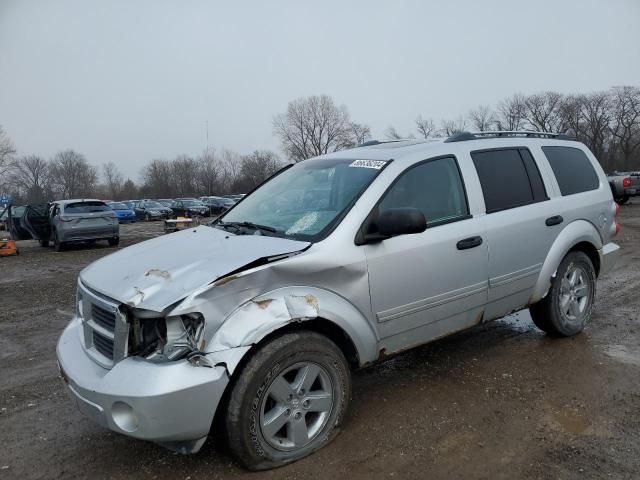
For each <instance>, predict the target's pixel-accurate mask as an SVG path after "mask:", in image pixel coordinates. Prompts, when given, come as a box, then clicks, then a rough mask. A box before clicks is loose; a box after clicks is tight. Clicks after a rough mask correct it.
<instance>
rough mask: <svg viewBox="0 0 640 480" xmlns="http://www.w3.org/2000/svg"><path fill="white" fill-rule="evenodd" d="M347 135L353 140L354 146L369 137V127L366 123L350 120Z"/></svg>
mask: <svg viewBox="0 0 640 480" xmlns="http://www.w3.org/2000/svg"><path fill="white" fill-rule="evenodd" d="M348 130H349V131H348V137H349V138H350V139H352V140H353V143H354V146H355V145H360V144H361V143H364V142H366V141H367V140H369V139H370V138H371V129H370V128H369V126H368V125H364V124H361V123H355V122H350V123H349V128H348Z"/></svg>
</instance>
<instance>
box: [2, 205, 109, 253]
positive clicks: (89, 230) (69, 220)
mask: <svg viewBox="0 0 640 480" xmlns="http://www.w3.org/2000/svg"><path fill="white" fill-rule="evenodd" d="M20 227H21V229H22V230H23V231H22V232H21V231H20V230H19V229H17V230H16V231H15V232H14V233H15V234H16V239H18V240H23V239H28V238H29V237H31V238H33V239H35V240H39V241H40V245H42V246H43V247H47V246H49V242H53V246H54V248H55V249H56V251H60V250H62V249H63V248H64V247H65V245H67V244H69V243H76V242H95V241H96V240H107V242H109V245H110V246H112V247H113V246H116V245H118V243H119V242H120V224H119V223H118V219H117V217H116V214H115V213H114V212H113V210H111V208H109V206H108V205H107V204H105V203H104V202H103V201H102V200H97V199H73V200H59V201H56V202H52V203H45V204H37V205H27V207H26V209H25V210H24V212H23V214H22V216H21V217H20ZM25 231H26V232H25ZM26 233H28V234H29V235H28V236H27V235H26Z"/></svg>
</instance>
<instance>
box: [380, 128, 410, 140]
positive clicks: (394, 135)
mask: <svg viewBox="0 0 640 480" xmlns="http://www.w3.org/2000/svg"><path fill="white" fill-rule="evenodd" d="M384 136H385V137H386V138H387V140H400V139H402V138H405V137H404V136H402V135H400V133H398V131H397V130H396V128H395V127H393V126H391V125H390V126H388V127H387V129H386V130H385V131H384Z"/></svg>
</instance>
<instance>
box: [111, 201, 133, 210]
mask: <svg viewBox="0 0 640 480" xmlns="http://www.w3.org/2000/svg"><path fill="white" fill-rule="evenodd" d="M109 207H110V208H111V210H129V207H128V206H126V205H125V204H124V203H117V202H114V203H110V204H109Z"/></svg>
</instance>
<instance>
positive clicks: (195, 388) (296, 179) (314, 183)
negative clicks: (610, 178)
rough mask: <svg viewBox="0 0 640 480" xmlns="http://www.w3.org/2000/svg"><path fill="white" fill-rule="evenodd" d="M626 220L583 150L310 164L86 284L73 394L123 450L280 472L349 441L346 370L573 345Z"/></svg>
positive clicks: (547, 143) (65, 347) (516, 149)
mask: <svg viewBox="0 0 640 480" xmlns="http://www.w3.org/2000/svg"><path fill="white" fill-rule="evenodd" d="M506 180H508V181H506ZM305 190H306V191H313V192H314V193H313V195H311V197H310V198H309V199H307V200H306V201H305V199H304V197H305V195H304V191H305ZM288 192H298V193H296V194H295V196H294V197H292V198H293V201H294V202H296V203H294V204H292V205H290V207H289V208H286V209H283V210H282V211H281V212H277V211H276V210H275V209H274V205H276V204H278V205H279V204H281V203H282V199H283V198H286V197H287V195H288ZM617 210H618V209H617V205H616V204H615V202H614V201H613V198H612V195H611V191H610V189H609V185H608V184H607V179H606V176H605V175H604V172H603V171H602V169H601V167H600V165H599V164H598V161H597V160H596V158H595V157H594V156H593V154H592V153H591V152H590V151H589V149H588V148H587V147H586V146H585V145H584V144H582V143H580V142H575V141H570V140H568V139H566V138H565V137H564V136H560V135H557V134H551V133H545V132H490V133H488V132H482V133H468V132H465V133H460V134H456V135H453V136H451V137H449V138H448V139H439V140H432V139H430V140H410V141H392V142H376V141H372V142H369V143H368V146H363V147H360V148H353V149H350V150H344V151H339V152H335V153H331V154H328V155H323V156H321V157H318V158H312V159H308V160H305V161H304V162H299V163H297V164H295V165H294V166H292V167H290V168H289V169H287V170H284V171H282V172H281V173H280V174H278V175H276V176H274V177H272V178H271V179H269V180H268V181H267V182H266V183H264V184H262V185H261V186H260V187H259V188H258V189H256V190H255V191H253V192H252V193H251V194H250V195H249V196H247V197H246V198H245V199H244V200H243V201H242V202H240V203H239V204H237V205H236V206H235V207H234V208H233V209H231V210H230V211H228V212H227V213H226V214H224V215H222V216H221V217H220V218H218V219H217V220H216V221H215V222H212V223H210V224H209V225H206V226H205V225H201V226H199V227H197V228H194V229H189V230H185V231H182V232H178V233H175V234H172V235H169V236H164V237H158V238H154V239H152V240H148V241H146V242H142V243H139V244H136V245H133V246H131V247H128V248H126V249H124V250H121V251H119V252H117V253H115V254H113V255H110V256H109V257H106V258H103V259H101V260H99V261H97V262H95V263H93V264H91V265H89V266H87V267H86V268H85V269H84V270H83V271H82V272H81V273H80V277H79V279H78V287H77V288H78V293H77V298H78V305H77V308H76V309H75V312H76V313H75V318H74V319H73V320H72V321H71V323H70V324H69V325H68V326H67V328H66V329H65V331H64V332H63V333H62V335H61V338H60V340H59V341H58V347H57V355H58V363H59V366H60V370H61V372H62V377H63V378H64V379H65V380H66V382H67V385H68V386H69V392H70V394H71V395H72V396H73V398H74V401H75V403H76V404H77V405H78V406H79V407H80V410H81V411H82V412H84V413H85V414H87V415H88V416H89V417H91V418H93V419H94V420H96V421H97V422H98V423H100V424H101V425H104V426H106V427H107V428H110V429H111V430H113V431H115V432H119V433H121V434H125V435H130V436H133V437H136V438H140V439H146V440H154V441H156V442H158V443H160V444H161V445H164V446H165V447H168V448H171V449H173V450H177V451H180V452H182V453H189V452H196V451H198V450H199V449H200V448H201V447H202V445H203V443H204V442H205V440H206V438H207V435H209V434H210V433H212V432H213V433H219V434H223V435H226V442H227V443H228V445H229V448H230V449H231V451H232V452H233V453H234V454H235V455H236V457H237V458H238V459H239V460H240V462H242V463H243V464H244V465H245V466H246V467H248V468H250V469H254V470H259V469H268V468H273V467H278V466H282V465H284V464H287V463H290V462H292V461H295V460H298V459H300V458H302V457H305V456H307V455H309V454H311V453H312V452H314V451H316V450H318V449H319V448H321V447H323V446H324V445H326V444H327V443H328V442H329V441H331V439H332V438H333V437H334V436H335V435H336V434H337V433H338V432H339V430H340V428H341V427H342V423H343V419H344V418H345V415H346V411H347V407H348V404H349V401H350V398H351V392H352V389H351V373H350V372H351V369H352V368H358V367H363V366H366V365H370V364H372V363H375V362H377V361H380V360H381V359H384V358H385V357H387V356H388V355H390V354H394V353H398V352H401V351H404V350H407V349H409V348H412V347H415V346H418V345H421V344H424V343H427V342H431V341H433V340H436V339H439V338H441V337H443V336H446V335H448V334H452V333H454V332H458V331H460V330H463V329H467V328H471V327H473V326H475V325H478V324H481V323H484V322H488V321H490V320H493V319H497V318H501V317H503V316H504V315H506V314H508V313H510V312H514V311H517V310H521V309H523V308H527V307H530V312H531V317H532V319H533V321H534V323H535V325H537V326H538V327H539V328H540V329H541V330H543V331H544V332H546V333H548V334H549V335H550V336H553V337H569V336H573V335H577V334H579V333H580V332H581V331H582V330H583V329H584V328H585V325H587V324H588V323H589V320H590V318H591V314H592V309H593V305H594V301H595V298H596V296H595V292H596V279H597V277H598V276H599V275H603V274H605V273H606V272H607V271H609V270H610V268H611V267H612V266H613V264H614V262H615V259H616V257H617V255H618V254H619V247H618V245H616V244H615V243H614V242H613V239H614V237H615V235H617V234H618V232H619V226H618V225H617V222H616V220H615V215H616V213H617ZM97 292H99V293H97ZM548 348H551V347H548V346H545V352H543V351H540V352H538V353H539V354H544V355H548V354H549V352H548ZM556 348H571V345H570V344H567V343H566V342H560V343H557V344H556ZM479 358H480V361H482V356H481V355H480V356H479ZM532 361H533V362H534V363H535V360H532ZM558 368H561V369H565V370H566V372H568V373H567V374H570V372H571V369H572V366H571V365H564V364H563V365H558ZM214 418H218V419H220V423H219V424H218V423H214V428H213V429H212V422H213V419H214ZM373 421H375V419H373ZM215 425H220V426H221V429H220V431H216V429H215ZM276 476H277V475H276Z"/></svg>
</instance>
